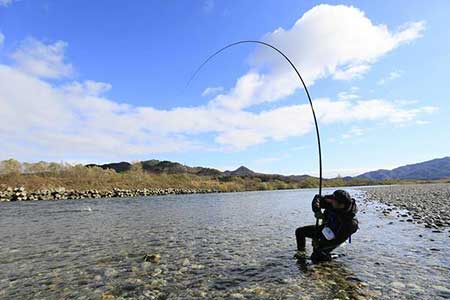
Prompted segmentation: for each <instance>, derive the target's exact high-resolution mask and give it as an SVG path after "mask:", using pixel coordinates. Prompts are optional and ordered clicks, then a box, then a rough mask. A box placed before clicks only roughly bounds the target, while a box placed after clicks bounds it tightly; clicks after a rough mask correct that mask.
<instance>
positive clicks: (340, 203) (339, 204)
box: [329, 190, 353, 210]
mask: <svg viewBox="0 0 450 300" xmlns="http://www.w3.org/2000/svg"><path fill="white" fill-rule="evenodd" d="M329 198H330V200H331V201H330V203H331V205H332V206H333V208H334V209H336V210H347V209H348V208H349V207H350V205H351V204H352V201H353V200H352V197H351V196H350V194H349V193H348V192H346V191H344V190H336V191H334V193H333V194H332V195H331V196H330V197H329Z"/></svg>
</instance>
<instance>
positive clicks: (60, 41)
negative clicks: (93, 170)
mask: <svg viewBox="0 0 450 300" xmlns="http://www.w3.org/2000/svg"><path fill="white" fill-rule="evenodd" d="M321 3H322V2H315V1H240V2H237V1H215V0H210V1H132V2H130V3H127V4H126V5H124V4H123V2H118V1H106V0H102V1H100V0H99V1H69V0H59V1H49V0H33V1H31V0H20V1H14V0H0V126H1V127H0V139H1V140H2V143H1V145H0V159H7V158H11V157H14V158H16V159H19V160H21V161H39V160H47V161H68V162H82V163H85V162H98V163H101V162H110V161H122V160H126V161H133V160H145V159H153V158H156V159H167V160H174V161H179V162H181V163H184V164H187V165H201V166H210V167H215V168H219V169H234V168H236V167H238V166H240V165H245V166H248V167H250V168H252V169H254V170H256V171H260V172H269V173H281V174H303V173H308V174H317V148H316V141H315V135H314V131H313V127H312V117H311V112H310V111H309V108H308V106H307V98H306V97H305V94H304V91H303V89H301V87H300V86H299V83H298V81H297V79H296V78H295V76H294V74H293V73H292V70H290V69H289V68H288V66H287V65H286V63H285V62H283V61H282V60H281V59H280V58H279V57H277V56H276V54H274V53H272V52H270V51H268V50H264V49H261V48H258V47H257V46H252V45H242V46H239V47H235V48H232V49H229V50H228V51H227V52H225V53H223V54H222V55H221V56H219V57H217V58H216V59H214V60H213V61H212V62H210V63H209V64H208V65H207V66H206V67H205V68H204V69H203V70H202V72H201V73H200V74H199V75H198V76H197V77H196V78H195V80H194V81H193V82H192V84H191V85H190V86H189V87H187V88H186V82H187V80H188V79H189V77H190V76H191V74H192V73H193V71H194V70H195V69H196V68H197V67H198V65H199V64H200V63H201V62H202V61H203V60H204V59H205V58H206V57H207V56H208V55H210V54H211V53H212V52H214V51H216V50H217V49H219V48H221V47H223V46H224V45H225V44H227V43H230V42H234V41H237V40H241V39H259V40H264V41H267V42H270V43H272V44H274V45H276V46H278V47H279V48H280V49H281V50H283V51H285V52H286V54H287V55H288V56H290V57H291V58H292V60H293V61H294V63H295V64H296V65H297V66H298V68H299V69H300V72H301V73H302V75H303V77H304V78H305V80H306V81H307V83H308V85H309V89H310V93H311V95H312V97H313V101H314V103H315V104H316V110H317V113H318V117H319V124H320V129H321V133H322V144H323V158H324V172H325V175H326V176H335V175H337V174H340V175H354V174H358V173H361V172H364V171H367V170H373V169H378V168H392V167H396V166H399V165H403V164H406V163H413V162H419V161H424V160H428V159H432V158H437V157H443V156H448V155H449V154H450V153H449V152H450V151H449V150H450V139H448V132H449V130H450V126H449V124H450V122H449V121H448V117H449V116H450V109H449V108H448V107H449V106H448V104H447V103H448V101H449V99H448V97H449V96H448V95H449V93H448V78H449V75H448V66H449V65H450V31H449V29H448V28H450V21H449V20H448V16H447V14H446V12H448V11H450V3H449V2H448V1H429V2H424V1H390V2H388V3H384V4H383V5H380V3H379V2H374V1H358V2H352V1H340V2H336V1H331V2H328V3H327V4H322V5H321Z"/></svg>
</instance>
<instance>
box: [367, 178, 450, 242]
mask: <svg viewBox="0 0 450 300" xmlns="http://www.w3.org/2000/svg"><path fill="white" fill-rule="evenodd" d="M363 190H364V191H365V192H366V196H367V199H369V200H375V201H379V202H382V203H384V204H386V205H387V207H385V208H383V209H382V212H383V214H384V215H395V216H397V217H398V218H399V219H400V221H401V222H411V223H416V224H423V225H424V226H425V227H427V228H430V229H432V231H433V232H436V233H439V232H443V231H444V228H445V227H450V184H417V185H396V186H377V187H370V188H363Z"/></svg>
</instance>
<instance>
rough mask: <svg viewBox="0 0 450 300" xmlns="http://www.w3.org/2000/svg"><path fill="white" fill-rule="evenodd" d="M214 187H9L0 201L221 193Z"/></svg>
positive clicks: (2, 193)
mask: <svg viewBox="0 0 450 300" xmlns="http://www.w3.org/2000/svg"><path fill="white" fill-rule="evenodd" d="M219 192H220V191H219V190H214V189H179V188H165V189H136V190H131V189H119V188H114V189H112V190H86V191H77V190H66V189H65V188H56V189H44V190H37V191H32V192H27V191H26V190H25V188H23V187H19V188H14V189H13V188H11V187H9V188H7V189H6V190H5V191H0V202H10V201H36V200H69V199H70V200H75V199H86V198H89V199H98V198H125V197H127V198H128V197H143V196H162V195H182V194H206V193H219Z"/></svg>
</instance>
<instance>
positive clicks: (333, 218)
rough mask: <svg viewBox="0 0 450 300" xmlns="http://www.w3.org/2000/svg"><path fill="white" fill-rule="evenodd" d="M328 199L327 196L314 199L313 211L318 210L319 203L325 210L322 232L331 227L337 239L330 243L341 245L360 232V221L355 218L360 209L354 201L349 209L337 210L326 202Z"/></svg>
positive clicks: (353, 200)
mask: <svg viewBox="0 0 450 300" xmlns="http://www.w3.org/2000/svg"><path fill="white" fill-rule="evenodd" d="M326 198H327V196H325V197H320V198H319V197H316V198H314V200H313V203H312V207H313V211H315V210H316V204H317V201H318V202H319V206H320V208H321V209H324V212H323V220H324V222H323V224H322V225H321V226H320V231H321V230H322V229H323V227H325V226H326V227H329V228H330V229H331V230H332V231H333V232H334V235H335V239H333V240H332V241H329V242H332V243H333V244H334V243H337V244H341V243H343V242H344V241H345V240H346V239H348V238H349V237H350V235H352V234H353V233H355V232H356V231H357V230H358V219H357V218H356V217H355V216H356V213H357V212H358V208H357V206H356V202H355V199H352V202H351V204H350V205H349V206H348V207H346V208H344V209H342V210H337V209H334V208H333V207H332V206H331V205H330V204H329V203H328V202H326V200H325V199H326Z"/></svg>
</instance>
